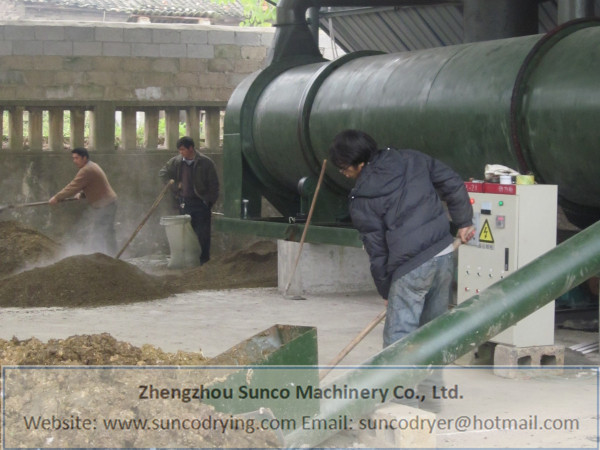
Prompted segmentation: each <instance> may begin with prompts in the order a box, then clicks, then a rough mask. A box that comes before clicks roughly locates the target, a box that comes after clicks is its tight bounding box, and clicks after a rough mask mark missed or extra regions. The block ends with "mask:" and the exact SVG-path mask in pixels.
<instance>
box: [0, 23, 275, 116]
mask: <svg viewBox="0 0 600 450" xmlns="http://www.w3.org/2000/svg"><path fill="white" fill-rule="evenodd" d="M273 34H274V31H273V29H265V28H262V29H256V28H239V27H223V26H207V25H186V24H128V23H112V24H104V23H84V24H80V23H69V22H57V23H45V22H0V102H1V104H0V106H6V105H15V104H16V105H23V104H28V103H35V104H49V105H56V104H57V102H63V103H65V104H67V103H71V104H85V103H86V102H87V103H89V102H114V103H116V104H118V105H139V106H144V105H147V106H156V105H157V104H165V105H166V104H169V105H188V104H199V105H210V104H211V103H214V104H220V105H225V104H226V102H227V100H228V99H229V96H230V95H231V92H232V90H233V89H234V88H235V86H236V85H237V84H238V83H239V82H240V81H241V80H242V79H243V78H245V77H246V76H247V75H248V74H250V73H252V72H254V71H256V70H258V69H260V68H261V66H262V63H263V60H264V58H265V56H266V52H267V48H268V46H269V45H270V43H271V41H272V38H273Z"/></svg>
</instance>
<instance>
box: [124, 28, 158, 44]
mask: <svg viewBox="0 0 600 450" xmlns="http://www.w3.org/2000/svg"><path fill="white" fill-rule="evenodd" d="M123 41H124V42H132V43H133V42H136V43H145V44H149V43H151V42H152V30H149V29H147V28H131V29H125V30H123Z"/></svg>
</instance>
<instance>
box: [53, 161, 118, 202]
mask: <svg viewBox="0 0 600 450" xmlns="http://www.w3.org/2000/svg"><path fill="white" fill-rule="evenodd" d="M81 191H83V194H84V195H85V198H86V199H87V201H88V203H89V204H90V206H91V207H93V208H103V207H104V206H106V205H110V204H111V203H112V202H114V201H115V200H116V198H117V194H115V191H113V188H112V187H111V186H110V183H109V182H108V178H106V174H105V173H104V171H103V170H102V168H101V167H100V166H99V165H98V164H96V163H95V162H92V161H88V162H87V163H86V165H85V166H83V167H82V168H81V169H79V172H77V175H75V178H73V180H72V181H71V182H70V183H69V184H67V185H66V186H65V187H64V188H63V190H62V191H60V192H59V193H58V194H56V195H55V197H56V199H57V200H64V199H65V198H68V197H72V196H74V195H75V194H77V193H79V192H81Z"/></svg>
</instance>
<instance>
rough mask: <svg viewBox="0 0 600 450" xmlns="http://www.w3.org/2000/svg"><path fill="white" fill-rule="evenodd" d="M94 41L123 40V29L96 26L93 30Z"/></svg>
mask: <svg viewBox="0 0 600 450" xmlns="http://www.w3.org/2000/svg"><path fill="white" fill-rule="evenodd" d="M95 39H96V41H102V42H123V29H122V28H114V27H98V28H96V30H95Z"/></svg>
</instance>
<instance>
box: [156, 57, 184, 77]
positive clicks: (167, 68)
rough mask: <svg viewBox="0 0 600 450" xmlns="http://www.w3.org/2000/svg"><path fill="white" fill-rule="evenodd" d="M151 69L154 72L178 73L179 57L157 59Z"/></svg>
mask: <svg viewBox="0 0 600 450" xmlns="http://www.w3.org/2000/svg"><path fill="white" fill-rule="evenodd" d="M151 70H152V71H154V72H163V73H172V74H176V73H179V72H180V69H179V59H173V58H168V59H164V58H161V59H157V60H155V61H153V62H152V66H151Z"/></svg>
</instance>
